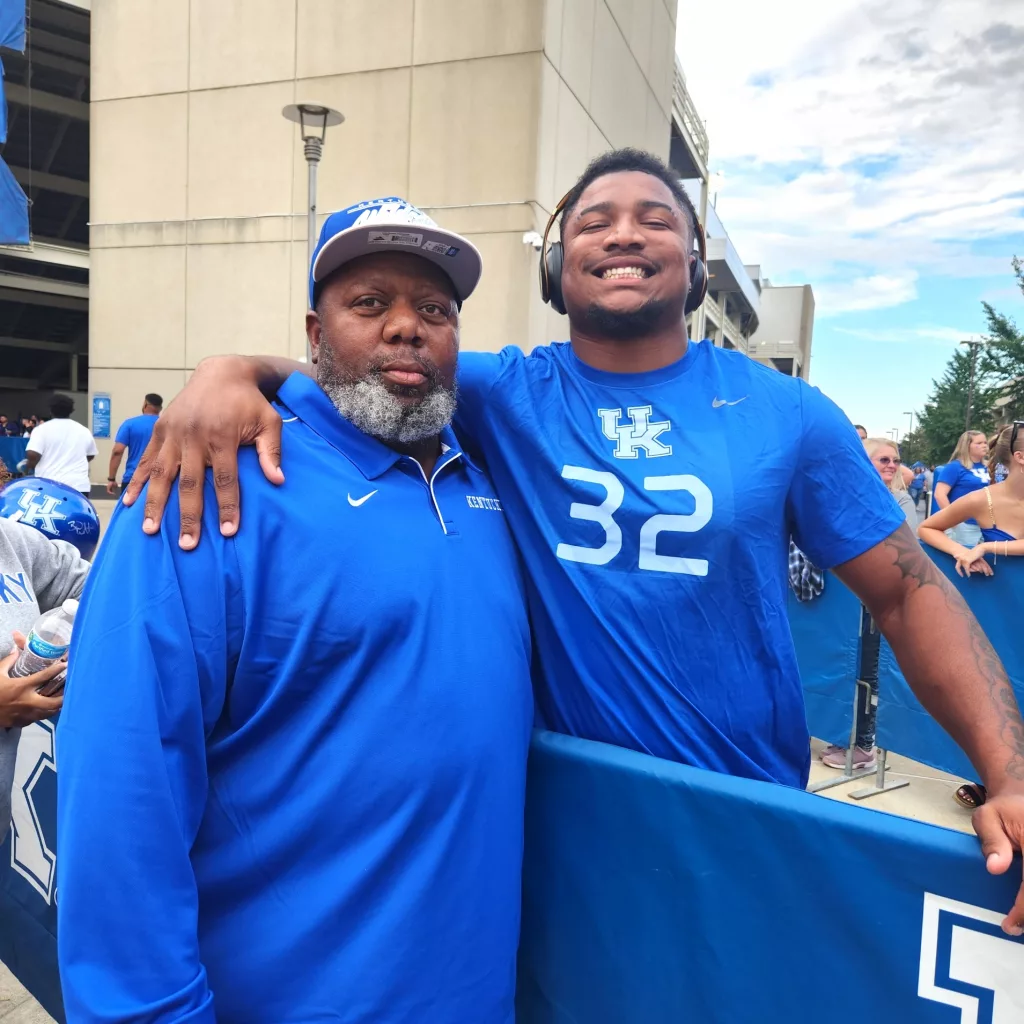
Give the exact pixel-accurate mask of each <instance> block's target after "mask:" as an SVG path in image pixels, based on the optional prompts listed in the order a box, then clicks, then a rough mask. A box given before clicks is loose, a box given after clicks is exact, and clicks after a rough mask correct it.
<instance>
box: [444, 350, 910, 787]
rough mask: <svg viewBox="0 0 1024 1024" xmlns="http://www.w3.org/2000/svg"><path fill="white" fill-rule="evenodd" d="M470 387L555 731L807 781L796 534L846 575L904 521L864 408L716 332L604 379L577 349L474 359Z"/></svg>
mask: <svg viewBox="0 0 1024 1024" xmlns="http://www.w3.org/2000/svg"><path fill="white" fill-rule="evenodd" d="M459 383H460V387H461V399H460V405H459V414H458V420H457V424H456V426H457V427H458V428H459V429H460V430H461V431H462V432H463V433H462V434H461V435H460V436H462V437H463V440H464V441H467V443H468V438H470V437H471V438H472V439H473V441H474V442H475V444H476V445H477V446H478V447H479V450H480V451H481V452H482V454H483V455H484V457H485V458H486V459H487V462H488V465H489V468H490V470H491V473H492V476H493V479H494V482H495V486H496V487H497V489H498V493H499V496H500V497H501V500H502V503H503V504H504V506H505V508H506V510H507V512H508V515H509V525H510V526H511V528H512V532H513V535H514V536H515V538H516V541H517V542H518V544H519V549H520V552H521V554H522V556H523V559H524V561H525V563H526V566H527V569H528V580H527V583H528V588H529V595H530V612H531V622H532V625H533V630H534V641H535V645H536V649H537V659H536V663H535V676H534V683H535V693H536V697H537V702H538V711H539V714H540V716H541V717H542V719H543V721H544V723H545V724H546V725H547V726H548V727H549V728H552V729H555V730H557V731H560V732H564V733H569V734H571V735H575V736H581V737H584V738H587V739H592V740H601V741H604V742H607V743H614V744H617V745H619V746H623V747H629V748H632V749H634V750H639V751H643V752H646V753H650V754H654V755H656V756H658V757H663V758H668V759H671V760H674V761H681V762H684V763H686V764H691V765H696V766H698V767H702V768H710V769H712V770H714V771H719V772H725V773H728V774H732V775H740V776H746V777H749V778H753V779H764V780H769V781H776V782H781V783H785V784H787V785H791V786H802V785H804V784H805V781H806V778H807V773H808V769H809V764H810V754H809V745H808V736H807V728H806V724H805V719H804V704H803V693H802V690H801V686H800V678H799V673H798V670H797V663H796V656H795V652H794V648H793V641H792V637H791V635H790V631H789V620H788V617H787V611H786V608H787V598H786V587H787V555H788V546H789V538H790V535H791V534H792V535H793V537H794V539H795V540H796V543H797V544H798V545H799V546H800V548H801V549H802V550H803V551H805V552H806V553H807V555H808V557H809V558H810V559H811V560H812V561H813V562H815V563H816V564H817V565H819V566H823V567H824V566H834V565H837V564H839V563H842V562H845V561H847V560H849V559H851V558H854V557H856V556H857V555H860V554H863V552H865V551H866V550H868V549H869V548H870V547H872V546H873V545H875V544H877V543H879V542H880V541H881V540H883V539H884V538H885V537H887V536H889V535H890V534H891V533H892V532H893V531H895V530H896V529H898V528H899V527H900V526H901V525H902V524H903V523H904V516H903V512H902V511H901V510H900V508H899V506H898V505H897V504H896V502H894V501H893V498H892V495H891V494H890V493H889V491H888V490H887V489H886V488H885V486H884V484H882V482H881V479H880V477H879V475H878V473H877V472H876V470H875V469H874V467H873V466H872V465H871V463H870V461H869V460H868V458H867V455H866V454H865V452H864V447H863V445H862V444H861V442H860V440H859V438H858V437H857V434H856V432H855V431H854V429H853V426H852V425H851V424H850V422H849V421H848V420H847V419H846V417H845V416H844V415H843V414H842V413H841V412H840V411H839V409H838V408H837V407H836V406H835V405H833V404H832V402H830V401H829V400H828V399H827V398H825V397H824V396H823V395H822V394H821V393H820V392H819V391H817V390H816V389H814V388H811V387H809V386H808V385H807V384H806V383H805V382H804V381H801V380H798V379H793V378H791V377H787V376H784V375H783V374H781V373H778V372H776V371H775V370H770V369H768V368H766V367H763V366H760V365H759V364H757V363H755V362H754V361H753V360H751V359H748V358H747V357H746V356H744V355H741V354H739V353H733V352H728V351H724V350H722V349H719V348H715V347H714V346H712V345H710V344H707V343H699V344H691V345H690V346H689V348H688V350H687V352H686V355H685V356H684V357H683V358H682V359H681V360H680V361H679V362H677V363H674V364H673V365H671V366H666V367H664V368H663V369H660V370H655V371H652V372H650V373H638V374H613V373H604V372H601V371H599V370H595V369H593V368H591V367H589V366H587V365H585V364H584V363H582V362H581V361H580V360H578V359H577V358H576V356H575V355H574V353H573V351H572V348H571V346H570V345H568V344H557V345H550V346H546V347H542V348H538V349H536V350H535V351H534V352H533V353H532V354H531V355H529V356H526V355H524V354H523V353H522V351H520V350H519V349H516V348H507V349H505V350H504V351H502V352H501V353H500V354H497V355H494V354H491V355H488V354H483V353H464V354H463V355H462V357H461V360H460V374H459ZM836 494H842V495H843V501H842V502H839V503H837V502H835V501H833V500H831V499H830V497H829V496H830V495H836Z"/></svg>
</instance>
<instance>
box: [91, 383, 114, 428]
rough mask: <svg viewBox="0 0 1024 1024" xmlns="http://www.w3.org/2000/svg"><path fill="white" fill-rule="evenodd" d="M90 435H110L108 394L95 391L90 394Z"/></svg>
mask: <svg viewBox="0 0 1024 1024" xmlns="http://www.w3.org/2000/svg"><path fill="white" fill-rule="evenodd" d="M92 436H93V437H110V395H108V394H104V393H101V392H97V393H96V394H95V395H93V396H92Z"/></svg>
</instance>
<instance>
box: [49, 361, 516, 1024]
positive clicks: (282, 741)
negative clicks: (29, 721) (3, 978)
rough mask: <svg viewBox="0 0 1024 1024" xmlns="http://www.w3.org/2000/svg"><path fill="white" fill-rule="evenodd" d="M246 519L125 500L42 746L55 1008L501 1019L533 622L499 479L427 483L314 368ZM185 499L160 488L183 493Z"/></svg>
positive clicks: (115, 1013)
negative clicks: (151, 531) (55, 953)
mask: <svg viewBox="0 0 1024 1024" xmlns="http://www.w3.org/2000/svg"><path fill="white" fill-rule="evenodd" d="M280 398H281V402H282V405H281V407H280V412H281V415H282V418H283V419H284V436H283V451H284V456H285V459H286V461H285V465H286V466H287V479H286V482H285V483H284V484H283V486H281V487H280V488H275V487H273V486H271V485H269V484H267V483H266V481H265V480H263V477H262V473H261V472H260V470H259V466H258V464H257V460H256V458H255V454H254V452H253V451H251V450H248V451H244V452H242V453H241V454H242V457H241V463H240V467H239V471H240V478H241V483H242V487H243V493H244V494H245V496H246V497H245V500H246V528H245V529H244V530H241V531H239V533H238V535H237V537H236V538H232V539H225V538H223V537H221V536H220V534H219V532H218V528H217V513H216V501H215V500H214V497H213V493H212V488H209V485H208V488H209V489H210V494H209V496H208V499H207V513H206V515H205V520H204V524H203V530H204V532H203V542H202V544H201V545H199V548H198V550H197V551H195V552H194V553H184V552H182V551H180V550H179V548H178V546H177V527H176V525H174V524H176V523H177V522H178V515H177V511H178V510H177V508H176V507H175V508H169V509H168V514H167V516H166V517H165V519H164V524H165V526H164V529H163V530H162V532H161V534H160V535H159V536H158V537H156V538H148V537H146V536H144V535H143V533H142V531H141V520H142V516H143V511H142V503H141V502H139V503H137V504H136V505H135V506H134V507H132V508H129V509H125V508H121V509H119V510H118V511H117V513H116V514H115V519H114V522H113V524H112V527H111V530H110V532H109V534H108V536H107V538H106V540H105V541H104V544H103V546H102V548H101V549H100V554H99V558H98V559H97V562H96V564H95V566H94V568H93V570H92V573H91V576H90V580H89V586H88V589H87V592H86V595H85V598H84V602H83V606H82V610H81V612H80V613H79V620H78V622H77V623H76V629H75V643H74V650H73V652H72V655H71V666H72V667H71V673H70V679H69V681H68V686H67V698H66V703H65V709H64V713H63V716H62V719H61V723H60V727H59V735H58V746H59V759H60V787H59V790H60V792H59V811H58V818H59V832H60V840H61V854H60V859H59V867H58V872H59V888H60V901H59V923H60V936H61V939H60V966H61V979H62V983H63V991H64V1000H65V1003H66V1006H67V1010H68V1019H69V1020H97V1021H98V1020H105V1021H113V1020H138V1021H141V1020H145V1021H147V1022H163V1021H167V1022H170V1021H182V1020H186V1019H187V1020H189V1021H193V1022H200V1021H202V1022H210V1024H212V1022H214V1021H215V1020H216V1021H218V1022H220V1024H224V1022H229V1021H233V1022H242V1024H264V1022H265V1024H285V1022H294V1024H299V1022H302V1024H308V1022H310V1021H314V1020H322V1021H326V1020H332V1021H345V1022H351V1024H355V1022H360V1024H369V1022H374V1024H377V1022H382V1021H387V1022H388V1024H424V1022H428V1021H429V1022H430V1024H509V1022H511V1021H512V1019H513V994H514V985H515V956H516V946H517V938H518V930H519V905H520V903H519V900H520V891H519V878H520V865H521V856H522V845H523V834H522V828H523V799H524V785H525V771H526V753H527V746H528V742H529V733H530V727H531V724H532V698H531V693H530V678H529V664H530V637H529V631H528V626H527V619H526V612H525V597H524V592H523V585H522V581H521V577H520V572H519V567H518V563H517V555H516V552H515V549H514V547H513V544H512V541H511V539H510V536H509V532H508V529H507V527H506V523H505V513H504V511H503V507H502V504H501V502H500V501H499V500H498V499H497V497H496V496H495V493H494V491H493V489H492V487H491V484H490V482H489V480H488V478H487V477H486V476H485V475H484V473H482V472H481V471H480V469H479V468H477V466H476V465H474V463H473V462H472V461H470V459H469V458H468V457H467V456H466V455H465V454H464V453H463V452H462V451H461V449H460V448H459V446H458V443H457V441H456V439H455V437H454V435H453V434H452V433H451V432H450V431H445V433H444V438H443V439H444V441H445V445H446V450H445V452H444V454H443V455H442V456H441V458H440V459H439V461H438V463H437V467H436V468H435V469H434V471H433V472H432V473H431V474H430V477H429V479H427V478H426V477H425V476H424V474H423V473H422V471H421V469H420V467H419V464H418V463H416V462H414V461H413V460H412V459H410V458H407V457H404V456H401V455H399V454H398V453H397V452H395V451H392V450H391V449H390V448H387V447H385V446H384V445H382V444H380V443H378V442H377V441H375V440H373V439H372V438H370V437H368V436H366V435H364V434H362V433H360V432H359V431H358V430H357V429H355V428H354V427H353V426H352V425H351V424H350V423H348V422H347V421H346V420H344V419H342V418H341V416H340V415H339V414H338V413H337V412H336V410H335V409H334V406H333V405H332V404H331V403H330V401H329V400H328V399H327V397H326V396H325V395H324V394H323V392H322V391H321V390H320V389H319V388H318V387H317V385H316V384H315V383H313V382H312V381H310V380H308V379H306V378H304V377H302V376H295V377H293V378H291V379H290V380H289V381H288V382H287V383H286V385H285V387H284V388H283V390H282V391H281V395H280ZM172 505H173V502H172Z"/></svg>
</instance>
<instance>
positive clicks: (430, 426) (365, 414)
mask: <svg viewBox="0 0 1024 1024" xmlns="http://www.w3.org/2000/svg"><path fill="white" fill-rule="evenodd" d="M320 352H321V355H320V360H319V363H318V373H317V380H318V382H319V384H320V387H321V388H322V389H323V391H324V393H325V394H326V395H327V397H328V398H329V399H330V400H331V401H332V402H333V403H334V407H335V408H336V409H337V410H338V412H340V413H341V415H342V416H344V417H345V419H347V420H348V421H349V422H350V423H351V424H352V425H353V426H355V427H357V428H358V429H359V430H361V431H362V432H363V433H364V434H369V435H370V437H375V438H377V440H378V441H383V442H384V443H385V444H389V445H393V444H403V445H407V444H413V443H414V442H416V441H424V440H426V439H427V438H431V437H437V435H438V434H440V433H441V431H442V430H444V428H445V427H447V426H448V424H449V423H451V421H452V417H453V416H454V415H455V400H456V389H455V387H454V386H453V387H452V388H451V389H450V390H449V389H448V388H445V387H443V386H442V385H441V384H439V383H437V382H436V379H435V375H434V374H433V373H431V372H430V368H429V367H427V366H424V367H423V370H424V372H425V373H428V376H430V379H431V388H430V390H429V391H428V392H427V394H426V396H425V397H424V398H423V400H422V401H420V402H418V403H417V404H415V405H406V404H404V403H403V402H402V401H401V399H400V398H399V397H398V396H397V395H395V394H393V393H392V392H391V391H389V390H388V388H387V386H386V385H385V384H384V382H383V381H382V380H381V377H380V372H379V370H371V371H370V372H369V373H368V374H367V375H366V376H365V377H363V378H361V379H359V380H351V379H349V378H347V377H346V376H345V375H343V374H342V373H340V372H339V370H338V367H337V366H336V365H335V363H334V362H333V359H332V357H331V356H330V355H329V354H328V353H329V352H330V349H329V347H328V346H326V345H324V346H322V347H321V350H320Z"/></svg>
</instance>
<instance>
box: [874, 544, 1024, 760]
mask: <svg viewBox="0 0 1024 1024" xmlns="http://www.w3.org/2000/svg"><path fill="white" fill-rule="evenodd" d="M926 550H927V551H928V553H929V554H930V555H931V556H932V559H933V560H934V561H935V563H936V565H938V567H939V568H940V569H941V570H942V572H943V573H945V575H946V576H947V577H948V578H949V579H950V580H951V581H952V583H953V586H954V587H956V589H957V590H958V591H959V592H960V594H961V595H962V596H963V598H964V600H965V601H966V602H967V605H968V607H969V608H970V609H971V611H972V612H974V615H975V617H976V618H977V619H978V622H979V623H980V624H981V627H982V629H983V630H984V631H985V635H986V636H987V637H988V638H989V640H990V641H991V643H992V646H993V647H994V648H995V650H996V653H997V654H998V655H999V657H1000V658H1001V659H1002V662H1003V665H1005V666H1006V672H1007V675H1008V676H1009V677H1010V682H1011V684H1012V685H1013V689H1014V691H1015V692H1016V694H1017V703H1018V704H1021V705H1022V706H1024V648H1022V647H1021V644H1020V635H1021V625H1020V615H1021V609H1022V608H1024V558H1019V557H1018V558H1014V557H1008V558H998V559H996V561H995V564H994V568H995V575H993V576H980V575H977V574H972V575H971V576H968V577H966V578H963V577H960V576H958V575H957V574H956V569H955V568H954V565H955V563H954V561H953V559H952V558H950V557H949V555H946V554H943V553H942V552H941V551H935V550H934V549H933V548H929V549H926ZM990 561H991V559H990ZM878 745H879V746H880V747H882V748H884V749H885V750H893V751H895V752H896V753H898V754H904V755H906V756H907V757H912V758H913V759H914V760H915V761H921V762H923V763H924V764H927V765H931V766H932V767H933V768H938V769H939V770H940V771H945V772H952V773H953V774H954V775H960V776H962V777H965V778H970V779H974V778H975V777H976V772H975V771H974V769H973V768H972V767H971V763H970V761H969V760H968V759H967V755H966V754H965V753H964V752H963V751H962V750H961V749H960V748H959V747H958V746H957V745H956V744H955V743H954V742H953V740H952V738H951V737H950V736H949V735H948V734H947V733H946V732H945V731H944V730H943V729H942V727H941V726H940V725H939V724H938V723H937V722H936V721H935V719H933V718H932V717H931V715H929V714H928V712H927V711H925V709H924V708H923V707H922V706H921V704H920V702H919V701H918V699H917V698H916V697H915V696H914V694H913V692H912V691H911V689H910V686H909V685H908V683H907V681H906V679H905V677H904V675H903V673H902V672H901V671H900V667H899V665H897V664H896V659H895V657H894V656H893V653H892V650H891V648H890V647H889V645H888V644H887V643H886V642H885V641H884V640H883V641H882V654H881V659H880V662H879V671H878Z"/></svg>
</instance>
